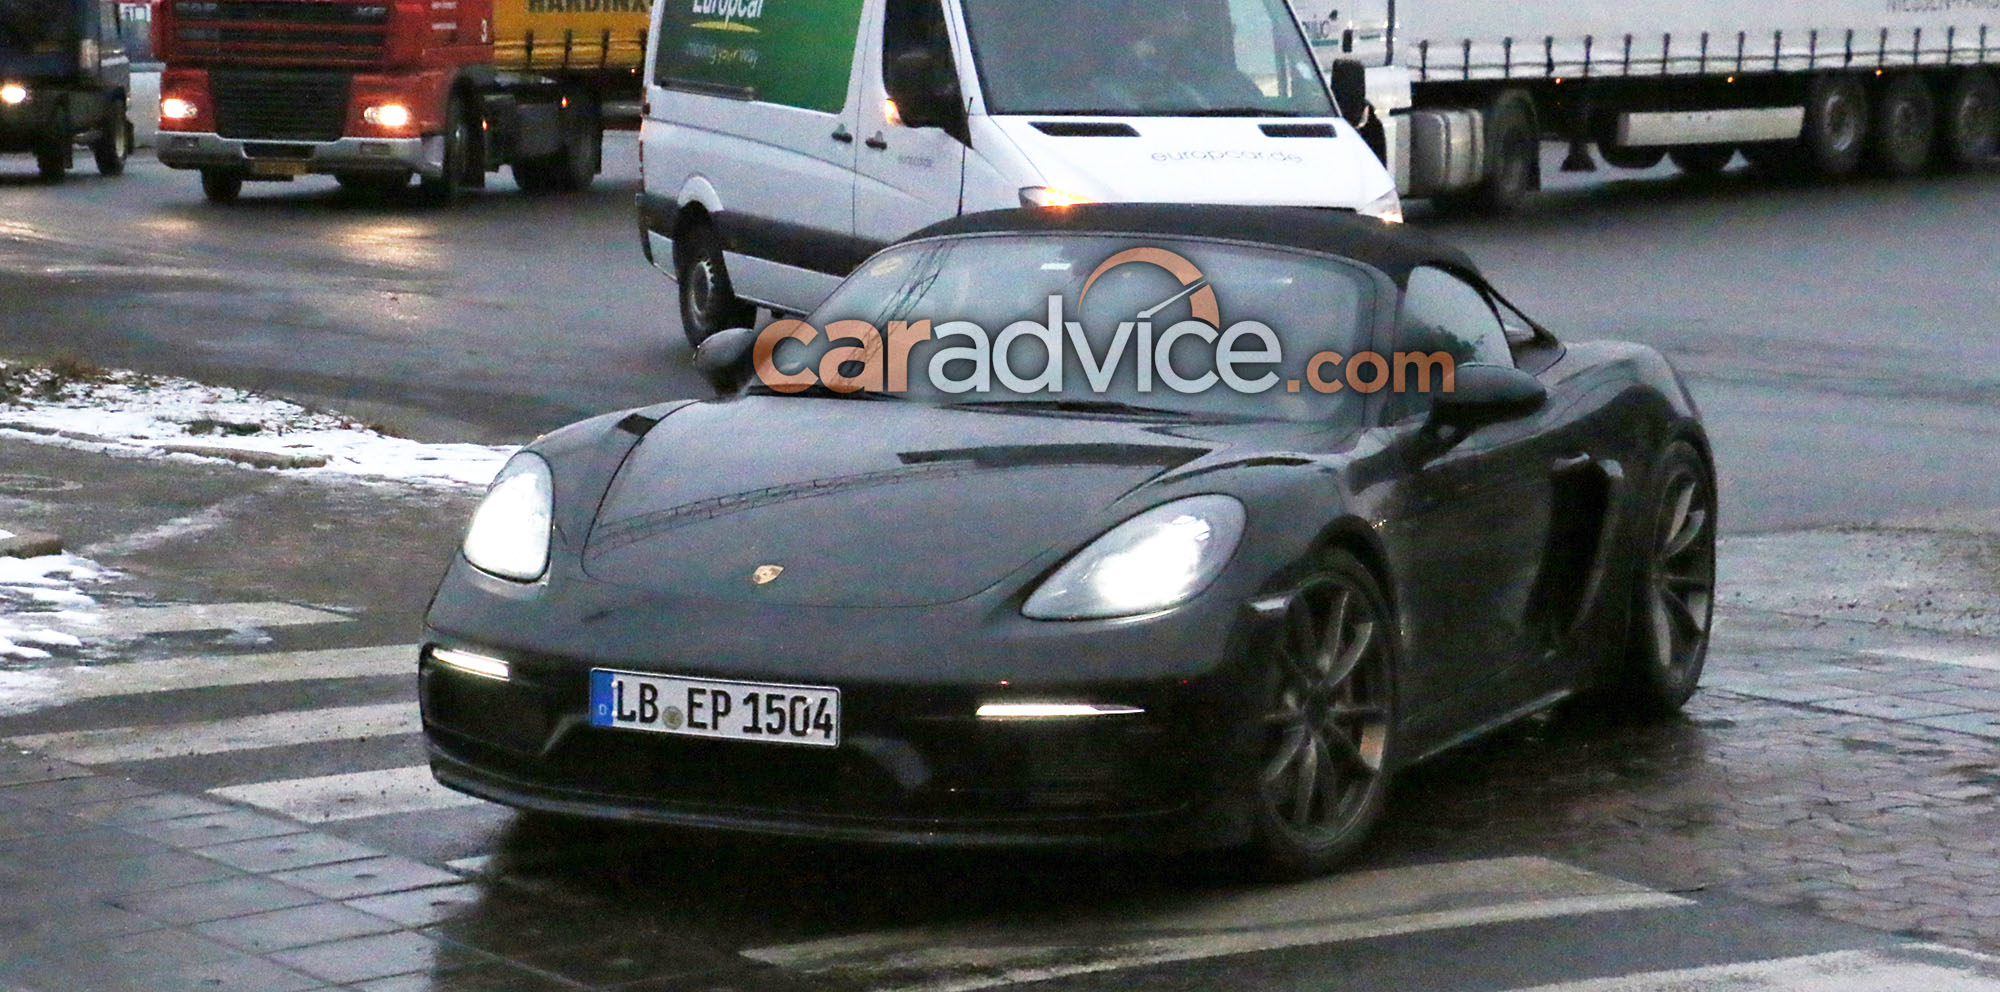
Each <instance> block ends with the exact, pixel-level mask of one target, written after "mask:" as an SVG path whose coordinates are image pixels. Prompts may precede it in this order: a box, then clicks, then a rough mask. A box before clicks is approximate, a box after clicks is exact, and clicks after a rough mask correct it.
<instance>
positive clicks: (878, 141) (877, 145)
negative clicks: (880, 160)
mask: <svg viewBox="0 0 2000 992" xmlns="http://www.w3.org/2000/svg"><path fill="white" fill-rule="evenodd" d="M862 144H864V145H867V146H868V147H870V148H873V149H875V150H876V151H878V152H885V151H888V150H889V140H888V139H887V138H884V137H882V132H880V131H877V132H875V136H874V137H872V138H869V139H868V140H867V141H864V142H862Z"/></svg>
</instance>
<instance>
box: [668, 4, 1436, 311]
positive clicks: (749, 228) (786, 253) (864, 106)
mask: <svg viewBox="0 0 2000 992" xmlns="http://www.w3.org/2000/svg"><path fill="white" fill-rule="evenodd" d="M651 38H652V41H651V46H652V47H651V51H650V52H649V53H648V56H649V57H648V58H647V69H646V80H645V81H646V91H645V97H646V100H645V108H646V109H645V121H644V123H643V124H642V126H641V131H640V154H641V159H640V172H641V174H642V176H643V177H644V178H643V184H642V192H641V193H640V197H639V221H640V226H641V228H642V241H643V243H644V248H645V252H646V257H647V259H648V260H649V261H651V262H652V263H653V264H654V265H655V266H657V267H659V268H661V269H662V270H664V271H666V272H667V273H668V274H669V275H671V276H673V277H674V278H675V279H677V280H678V281H679V282H680V301H681V322H682V325H683V326H684V327H685V329H686V331H687V335H688V339H689V340H690V341H694V342H699V341H700V340H702V339H703V338H705V337H707V336H708V335H710V334H713V333H715V332H717V331H720V330H723V329H725V328H728V327H735V326H748V325H750V324H751V323H752V321H753V319H754V317H755V315H756V310H755V308H756V306H758V305H760V304H761V305H763V306H766V307H769V308H771V309H772V310H774V311H778V312H782V313H804V312H806V311H809V310H811V309H812V308H813V307H814V306H816V305H818V303H819V302H820V301H821V300H822V299H824V298H825V297H826V295H827V294H828V293H829V292H831V291H832V289H833V287H834V286H835V285H837V284H838V283H839V282H840V280H841V279H842V278H843V277H844V276H846V275H847V273H848V272H850V271H852V270H853V268H854V267H855V266H856V265H857V264H859V262H860V261H861V260H862V259H864V258H866V257H867V256H868V255H870V254H872V253H873V252H874V251H875V250H876V249H878V248H880V247H882V246H883V245H885V244H888V243H889V242H891V241H894V240H896V239H898V238H901V237H903V236H905V235H908V234H910V233H911V232H913V231H916V230H917V229H919V228H921V227H924V226H926V225H928V224H932V223H935V222H937V221H940V220H944V219H946V218H949V217H953V216H955V215H957V214H960V213H969V212H973V211H979V210H993V209H1000V208H1007V207H1018V206H1045V207H1060V206H1062V205H1064V204H1067V203H1076V202H1084V201H1093V200H1097V201H1126V202H1176V203H1191V202H1192V203H1243V204H1283V205H1292V206H1323V207H1335V208H1344V209H1349V210H1358V211H1361V212H1362V213H1367V214H1372V215H1375V216H1378V217H1383V218H1385V219H1394V218H1399V217H1400V215H1401V206H1400V204H1399V203H1398V201H1397V198H1396V186H1395V182H1394V181H1393V180H1392V179H1391V178H1390V176H1389V174H1388V172H1387V171H1386V170H1385V169H1384V168H1383V166H1382V163H1381V161H1380V160H1379V159H1377V158H1376V156H1375V154H1374V152H1373V151H1372V150H1371V149H1370V148H1369V147H1368V145H1367V144H1366V143H1365V142H1364V141H1363V140H1362V138H1361V137H1360V136H1359V135H1358V134H1357V133H1356V132H1355V130H1354V128H1353V127H1351V126H1349V124H1348V123H1347V121H1345V120H1343V119H1342V118H1341V116H1340V115H1339V113H1338V111H1337V110H1336V108H1335V106H1334V103H1333V99H1332V97H1331V96H1330V94H1329V93H1328V91H1327V86H1326V82H1325V80H1324V78H1323V77H1322V76H1321V75H1320V73H1319V71H1318V69H1317V67H1316V65H1315V64H1314V61H1313V56H1312V53H1311V50H1310V49H1309V48H1308V47H1307V44H1306V39H1305V36H1304V33H1303V32H1302V31H1301V30H1300V28H1299V23H1298V21H1297V20H1296V19H1295V17H1294V15H1293V14H1292V11H1291V8H1290V7H1289V6H1288V5H1287V4H1286V2H1285V0H657V2H655V3H654V4H653V28H652V35H651Z"/></svg>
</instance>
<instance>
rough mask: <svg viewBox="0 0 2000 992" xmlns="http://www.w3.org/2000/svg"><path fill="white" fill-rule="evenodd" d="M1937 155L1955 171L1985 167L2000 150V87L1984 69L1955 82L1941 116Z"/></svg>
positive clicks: (1964, 72)
mask: <svg viewBox="0 0 2000 992" xmlns="http://www.w3.org/2000/svg"><path fill="white" fill-rule="evenodd" d="M1939 118H1940V120H1939V127H1938V146H1939V147H1938V154H1939V157H1940V158H1941V159H1942V161H1943V164H1944V165H1945V166H1947V167H1949V168H1953V169H1972V168H1977V167H1979V166H1982V165H1985V164H1986V163H1987V162H1988V161H1989V160H1991V159H1992V157H1993V152H1994V149H1995V147H1996V146H2000V86H1996V85H1994V82H1993V74H1992V73H1990V72H1988V71H1986V70H1985V69H1964V70H1961V71H1960V72H1959V73H1958V77H1957V78H1956V79H1954V80H1952V84H1951V93H1950V94H1949V95H1947V96H1946V97H1945V101H1944V108H1943V113H1942V114H1940V115H1939Z"/></svg>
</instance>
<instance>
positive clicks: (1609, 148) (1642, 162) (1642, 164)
mask: <svg viewBox="0 0 2000 992" xmlns="http://www.w3.org/2000/svg"><path fill="white" fill-rule="evenodd" d="M1597 154H1598V155H1599V156H1601V157H1603V159H1604V161H1605V162H1606V163H1607V164H1609V165H1610V166H1611V167H1612V168H1615V169H1636V170H1645V169H1650V168H1653V167H1654V166H1656V165H1659V164H1660V163H1661V162H1664V161H1666V158H1667V150H1666V149H1665V148H1626V147H1624V146H1622V145H1613V144H1609V143H1605V144H1600V145H1598V146H1597Z"/></svg>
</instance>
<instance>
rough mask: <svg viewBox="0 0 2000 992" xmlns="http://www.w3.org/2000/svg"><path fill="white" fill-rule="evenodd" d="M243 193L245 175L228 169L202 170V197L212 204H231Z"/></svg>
mask: <svg viewBox="0 0 2000 992" xmlns="http://www.w3.org/2000/svg"><path fill="white" fill-rule="evenodd" d="M242 192H243V174H242V173H240V172H232V171H230V170H227V169H203V170H201V195H202V196H205V197H207V198H208V202H210V203H230V202H233V201H235V199H236V197H237V196H238V195H240V194H241V193H242Z"/></svg>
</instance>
